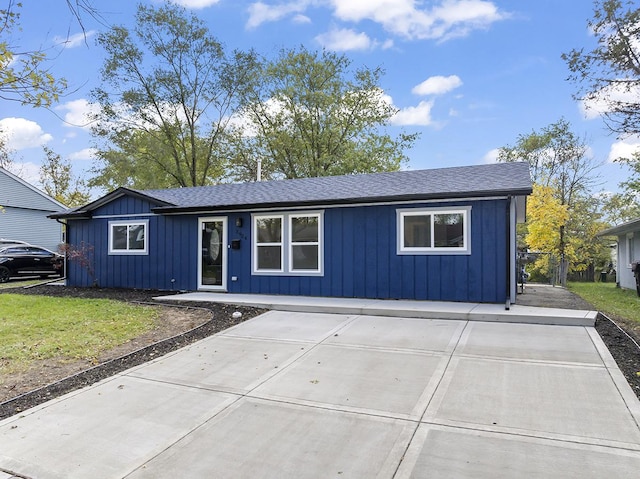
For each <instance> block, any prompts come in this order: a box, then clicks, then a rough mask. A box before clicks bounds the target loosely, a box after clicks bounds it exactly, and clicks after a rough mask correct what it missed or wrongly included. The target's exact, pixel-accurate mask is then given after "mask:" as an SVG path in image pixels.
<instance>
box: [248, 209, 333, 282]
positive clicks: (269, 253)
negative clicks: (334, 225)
mask: <svg viewBox="0 0 640 479" xmlns="http://www.w3.org/2000/svg"><path fill="white" fill-rule="evenodd" d="M322 220H323V214H322V212H296V213H279V214H272V215H260V214H256V215H253V274H286V275H298V276H314V275H322V273H323V268H322V266H323V260H322V257H323V252H322V247H323V246H322V237H323V222H322Z"/></svg>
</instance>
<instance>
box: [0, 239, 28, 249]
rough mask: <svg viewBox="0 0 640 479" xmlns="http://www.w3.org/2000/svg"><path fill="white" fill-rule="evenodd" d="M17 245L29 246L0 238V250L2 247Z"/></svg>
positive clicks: (24, 242)
mask: <svg viewBox="0 0 640 479" xmlns="http://www.w3.org/2000/svg"><path fill="white" fill-rule="evenodd" d="M18 244H25V245H27V244H29V243H27V242H26V241H19V240H12V239H7V238H0V248H2V247H4V246H10V245H18Z"/></svg>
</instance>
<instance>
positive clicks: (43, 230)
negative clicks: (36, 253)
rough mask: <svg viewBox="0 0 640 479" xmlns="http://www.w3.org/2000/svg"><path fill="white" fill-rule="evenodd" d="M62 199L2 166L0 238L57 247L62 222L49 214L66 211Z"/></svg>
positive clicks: (59, 241)
mask: <svg viewBox="0 0 640 479" xmlns="http://www.w3.org/2000/svg"><path fill="white" fill-rule="evenodd" d="M66 209H67V208H66V207H65V206H64V205H63V204H62V203H60V202H58V201H56V200H54V199H53V198H51V197H50V196H48V195H46V194H45V193H43V192H42V191H40V190H39V189H38V188H36V187H35V186H33V185H31V184H29V183H27V182H26V181H24V180H23V179H21V178H18V177H17V176H16V175H14V174H13V173H11V172H9V171H7V170H5V169H4V168H1V167H0V238H6V239H12V240H20V241H26V242H27V243H31V244H34V245H38V246H42V247H44V248H48V249H50V250H52V251H56V250H57V248H58V245H59V244H60V243H62V241H63V239H62V225H61V224H60V223H58V222H57V221H56V220H52V219H50V218H47V215H50V214H52V213H59V212H61V211H65V210H66Z"/></svg>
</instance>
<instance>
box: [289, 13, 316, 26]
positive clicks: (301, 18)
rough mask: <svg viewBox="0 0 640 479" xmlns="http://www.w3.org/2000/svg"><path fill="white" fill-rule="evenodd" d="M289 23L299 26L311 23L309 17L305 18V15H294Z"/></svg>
mask: <svg viewBox="0 0 640 479" xmlns="http://www.w3.org/2000/svg"><path fill="white" fill-rule="evenodd" d="M291 21H292V22H293V23H298V24H300V25H302V24H305V23H311V19H310V18H309V17H307V16H306V15H302V14H301V13H299V14H297V15H294V16H293V18H292V19H291Z"/></svg>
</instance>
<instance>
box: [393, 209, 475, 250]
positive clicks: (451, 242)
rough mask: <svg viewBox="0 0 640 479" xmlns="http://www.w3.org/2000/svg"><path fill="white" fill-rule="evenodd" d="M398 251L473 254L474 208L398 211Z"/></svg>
mask: <svg viewBox="0 0 640 479" xmlns="http://www.w3.org/2000/svg"><path fill="white" fill-rule="evenodd" d="M397 221H398V231H397V233H398V235H397V237H398V244H397V252H398V254H471V245H470V243H469V241H470V236H471V235H470V231H471V225H470V221H471V207H470V206H468V207H462V208H411V209H399V210H397Z"/></svg>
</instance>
